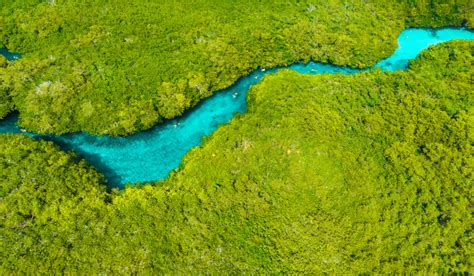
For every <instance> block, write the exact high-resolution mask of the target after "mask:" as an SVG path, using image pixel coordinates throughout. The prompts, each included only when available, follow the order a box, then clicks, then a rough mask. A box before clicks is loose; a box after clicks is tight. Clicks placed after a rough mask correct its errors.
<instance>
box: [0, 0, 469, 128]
mask: <svg viewBox="0 0 474 276" xmlns="http://www.w3.org/2000/svg"><path fill="white" fill-rule="evenodd" d="M472 10H473V4H472V1H470V0H443V1H439V0H436V1H435V0H425V1H422V0H407V1H401V0H387V1H379V0H366V1H345V0H325V1H309V0H291V1H289V0H281V1H249V0H239V1H222V0H212V1H211V0H198V1H188V0H181V1H176V0H172V1H170V0H161V1H141V0H140V1H138V0H134V1H130V0H114V1H104V0H86V1H72V0H49V1H43V0H25V1H2V2H1V8H0V45H5V46H7V47H8V48H9V49H10V50H12V51H18V52H21V53H23V58H22V59H21V60H19V61H16V62H14V63H10V64H9V66H8V67H6V68H4V67H3V66H1V67H2V68H0V99H1V100H2V102H1V106H0V118H3V117H4V116H6V114H7V113H8V112H10V111H12V110H18V111H19V112H20V115H21V125H22V126H23V127H24V128H27V129H29V130H32V131H35V132H39V133H46V132H47V133H56V134H59V133H65V132H73V131H79V130H84V131H88V132H91V133H98V134H112V135H118V134H128V133H131V132H134V131H137V130H142V129H146V128H150V127H151V126H153V125H154V124H156V123H157V122H159V121H160V120H162V119H163V118H172V117H175V116H178V115H180V114H182V113H183V111H184V110H186V109H187V108H190V107H192V106H194V105H195V104H196V103H197V102H199V101H200V100H201V99H203V98H205V97H208V96H209V95H211V94H212V93H213V92H214V91H216V90H219V89H222V88H225V87H227V86H229V85H230V84H232V83H233V82H234V81H235V80H236V79H237V78H238V77H239V76H242V75H244V74H246V73H248V72H249V71H251V70H252V69H255V68H257V67H258V66H260V67H270V66H276V65H287V64H289V63H293V62H295V61H308V60H310V59H314V60H318V61H324V62H332V63H335V64H339V65H352V66H355V67H362V66H368V65H372V64H374V63H375V62H376V61H377V60H379V59H381V58H383V57H386V56H388V55H390V54H391V53H392V52H393V50H394V49H395V48H396V38H397V36H398V34H399V33H400V31H401V30H403V29H404V28H406V27H408V26H425V27H427V26H435V27H436V26H445V25H457V26H459V25H462V24H465V25H469V24H471V23H472V22H473V12H472ZM0 64H3V62H1V63H0Z"/></svg>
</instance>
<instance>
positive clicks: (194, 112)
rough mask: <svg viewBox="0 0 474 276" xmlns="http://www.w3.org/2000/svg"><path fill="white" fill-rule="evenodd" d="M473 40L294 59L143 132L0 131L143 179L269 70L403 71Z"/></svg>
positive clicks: (166, 165) (163, 169)
mask: <svg viewBox="0 0 474 276" xmlns="http://www.w3.org/2000/svg"><path fill="white" fill-rule="evenodd" d="M454 39H464V40H474V32H472V31H471V30H466V29H462V28H442V29H407V30H405V31H403V32H402V33H401V34H400V36H399V38H398V45H399V47H398V49H397V50H396V51H395V52H394V53H393V54H392V55H391V56H390V57H388V58H387V59H384V60H382V61H380V62H379V63H377V64H376V65H374V66H373V67H370V68H365V69H352V68H347V67H340V66H335V65H330V64H322V63H318V62H309V63H307V64H293V65H291V66H288V67H282V68H273V69H266V70H265V69H258V70H255V71H254V72H252V73H251V74H249V75H247V76H245V77H242V78H240V79H239V80H238V81H237V82H236V83H235V84H234V85H232V86H231V87H229V88H227V89H224V90H222V91H219V92H216V93H215V94H214V95H213V96H211V97H209V98H208V99H206V100H204V101H202V102H201V103H200V104H199V105H198V106H196V107H195V108H193V109H191V110H189V111H188V112H186V113H185V114H184V115H183V116H181V117H179V118H177V119H174V120H169V121H167V122H165V123H162V124H160V125H157V126H155V127H154V128H153V129H150V130H148V131H144V132H140V133H136V134H134V135H130V136H127V137H109V136H102V137H99V136H94V135H90V134H88V133H84V132H81V133H72V134H67V135H61V136H54V135H39V134H35V133H29V132H22V131H21V129H20V127H19V126H18V125H17V121H18V114H11V115H10V116H8V117H7V118H6V119H4V120H2V121H1V122H0V133H22V134H25V135H29V136H32V137H35V138H37V139H45V140H49V141H53V142H55V143H56V144H58V145H59V146H60V147H61V148H63V149H64V150H73V151H75V152H76V153H78V155H79V156H81V157H83V158H84V159H86V160H87V161H88V162H89V163H90V164H92V165H93V166H95V167H96V169H97V170H98V171H99V172H101V173H103V174H104V175H105V177H106V179H107V182H108V186H109V188H111V187H122V186H123V185H124V184H127V183H138V182H141V183H146V182H151V181H157V180H161V179H163V178H165V177H166V176H167V175H168V174H169V173H170V172H171V171H172V170H174V169H176V168H177V167H178V166H179V165H180V163H181V160H182V158H183V156H184V155H185V154H186V153H187V152H188V151H189V150H190V149H191V148H193V147H195V146H198V145H200V144H201V142H202V139H203V137H205V136H208V135H209V134H211V133H212V132H213V131H215V130H216V128H217V127H218V126H220V125H222V124H225V123H228V122H229V121H230V120H231V119H232V118H233V117H234V114H235V113H243V112H245V110H246V94H247V91H248V90H249V89H250V87H251V86H252V85H254V84H257V83H259V82H260V81H261V79H262V78H263V77H264V76H265V75H268V74H273V73H275V72H277V71H279V70H282V69H291V70H295V71H298V72H300V73H303V74H324V73H329V74H336V73H340V74H355V73H358V72H360V71H366V70H370V69H373V68H381V69H382V70H384V71H395V70H403V69H406V68H407V67H408V64H409V60H411V59H414V58H415V57H416V56H417V55H418V54H419V53H420V52H421V51H422V50H424V49H426V48H428V47H429V46H431V45H435V44H438V43H442V42H446V41H450V40H454ZM0 54H2V55H4V56H5V57H7V59H9V60H10V61H12V62H14V60H15V59H17V58H19V57H20V56H19V55H18V54H14V53H11V52H8V51H7V50H6V49H0Z"/></svg>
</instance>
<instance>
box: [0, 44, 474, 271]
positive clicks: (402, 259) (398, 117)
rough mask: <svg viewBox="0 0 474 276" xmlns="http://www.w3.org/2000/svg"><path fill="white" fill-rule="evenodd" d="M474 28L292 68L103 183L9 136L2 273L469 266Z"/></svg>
mask: <svg viewBox="0 0 474 276" xmlns="http://www.w3.org/2000/svg"><path fill="white" fill-rule="evenodd" d="M473 62H474V43H472V42H452V43H449V44H443V45H439V46H436V47H435V48H431V49H430V50H429V51H425V52H423V54H422V55H421V57H419V58H418V59H417V60H415V61H414V62H412V63H411V66H410V69H409V70H408V71H405V72H397V73H383V72H381V71H371V72H366V73H361V74H357V75H352V76H351V75H319V76H308V75H300V74H297V73H295V72H292V71H283V72H280V73H278V74H276V75H272V76H269V77H267V78H266V79H265V80H264V81H263V82H262V83H261V84H259V85H258V86H256V87H254V88H253V89H252V90H251V91H250V94H249V102H250V105H249V112H248V113H247V114H245V115H242V116H240V117H238V118H236V119H234V120H233V121H232V122H231V123H230V124H229V125H226V126H223V127H221V128H219V129H218V130H217V131H216V132H215V133H214V134H213V135H212V136H211V137H209V138H208V139H207V141H206V142H205V144H204V145H203V146H201V147H199V148H196V149H195V150H193V151H192V152H190V153H189V154H188V155H187V156H186V158H185V162H184V165H183V166H182V168H181V169H180V170H179V171H177V172H175V173H174V174H173V175H172V176H171V177H170V178H169V179H167V180H166V181H164V182H160V183H156V184H153V185H145V186H140V185H138V186H130V187H127V188H126V189H125V190H121V191H113V192H111V193H107V192H106V191H104V183H103V180H102V178H101V177H100V176H99V175H98V174H97V173H96V172H95V171H94V170H93V169H92V168H90V167H88V166H87V165H86V164H84V162H83V161H79V160H78V159H77V157H75V156H74V155H70V154H66V153H64V152H61V151H60V150H59V148H57V147H56V146H54V145H53V144H52V143H49V142H44V141H34V140H33V139H31V138H26V137H22V136H18V135H0V184H1V185H0V187H1V191H0V194H1V200H0V218H1V221H0V223H1V224H0V225H1V227H0V241H1V246H2V250H0V252H1V253H0V254H1V255H0V257H1V260H2V265H1V269H2V271H1V272H2V274H8V273H10V272H17V273H22V272H30V273H32V272H35V273H37V272H48V271H51V270H54V271H58V272H73V271H76V272H78V271H80V272H82V273H86V272H91V273H92V272H93V273H102V272H116V273H131V272H145V271H151V270H153V271H155V272H172V273H179V272H190V271H193V272H219V271H220V272H224V271H225V272H228V273H229V272H267V273H268V272H300V273H302V272H304V273H315V272H332V273H338V274H342V273H348V272H349V273H369V272H384V273H402V272H405V273H406V272H416V271H422V272H425V273H436V272H437V273H441V272H444V273H447V272H450V273H452V272H467V271H473V269H474V267H473V263H472V252H473V245H472V241H471V240H470V239H471V238H472V237H471V235H472V219H473V218H472V206H473V203H472V194H473V192H474V191H473V186H472V180H473V175H472V170H473V164H474V162H473V155H472V145H473V142H474V136H473V132H472V125H473V121H474V115H473V113H472V106H473V100H474V95H473V92H472V91H473V89H472V76H473V73H474V68H473V67H472V63H473Z"/></svg>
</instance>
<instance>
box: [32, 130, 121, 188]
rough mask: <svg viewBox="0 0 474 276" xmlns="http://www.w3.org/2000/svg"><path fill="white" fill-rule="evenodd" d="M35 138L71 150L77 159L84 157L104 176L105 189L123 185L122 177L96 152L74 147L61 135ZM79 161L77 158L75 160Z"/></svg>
mask: <svg viewBox="0 0 474 276" xmlns="http://www.w3.org/2000/svg"><path fill="white" fill-rule="evenodd" d="M35 138H36V139H41V140H44V141H50V142H53V143H54V144H56V145H58V146H59V147H60V148H61V149H62V150H64V151H72V152H74V153H75V155H76V156H77V157H78V159H84V160H85V161H87V163H89V164H90V165H92V166H93V167H94V168H95V169H96V170H97V171H98V172H100V173H101V174H103V175H104V176H105V180H106V185H107V190H108V191H110V190H112V188H117V187H118V188H121V187H122V186H123V185H122V184H121V183H122V182H121V180H122V178H121V177H120V176H119V175H117V174H116V173H115V171H114V170H112V169H111V168H110V167H109V166H107V164H106V163H105V162H103V160H102V159H101V158H100V156H99V155H97V154H91V153H88V152H85V151H83V150H81V149H79V148H75V147H73V146H71V145H70V144H69V143H68V142H67V140H65V139H64V137H63V136H59V137H57V136H56V137H55V136H52V135H42V136H37V137H35ZM76 161H79V160H76Z"/></svg>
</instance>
